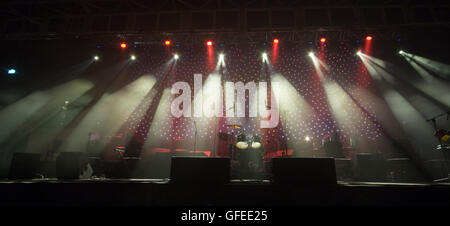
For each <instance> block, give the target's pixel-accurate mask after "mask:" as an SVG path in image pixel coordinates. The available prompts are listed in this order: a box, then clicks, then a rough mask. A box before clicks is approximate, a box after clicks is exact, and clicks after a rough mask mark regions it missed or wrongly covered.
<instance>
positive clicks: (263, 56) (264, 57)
mask: <svg viewBox="0 0 450 226" xmlns="http://www.w3.org/2000/svg"><path fill="white" fill-rule="evenodd" d="M262 59H263V62H266V61H267V60H268V59H269V58H267V53H263V54H262Z"/></svg>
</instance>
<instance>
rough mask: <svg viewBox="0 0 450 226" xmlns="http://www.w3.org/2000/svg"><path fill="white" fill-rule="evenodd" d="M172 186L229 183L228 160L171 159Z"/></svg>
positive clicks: (200, 158)
mask: <svg viewBox="0 0 450 226" xmlns="http://www.w3.org/2000/svg"><path fill="white" fill-rule="evenodd" d="M170 179H171V180H170V181H171V183H174V184H191V185H221V184H225V183H228V182H229V181H230V158H206V157H205V158H202V157H172V164H171V170H170Z"/></svg>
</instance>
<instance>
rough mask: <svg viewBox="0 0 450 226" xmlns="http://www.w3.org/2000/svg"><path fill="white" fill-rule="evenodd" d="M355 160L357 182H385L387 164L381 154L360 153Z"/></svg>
mask: <svg viewBox="0 0 450 226" xmlns="http://www.w3.org/2000/svg"><path fill="white" fill-rule="evenodd" d="M356 159H357V164H358V165H357V174H358V178H357V179H358V180H360V181H374V182H380V181H385V180H386V174H387V162H386V159H384V157H383V156H382V155H381V154H372V153H360V154H357V156H356Z"/></svg>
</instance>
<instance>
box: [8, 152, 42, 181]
mask: <svg viewBox="0 0 450 226" xmlns="http://www.w3.org/2000/svg"><path fill="white" fill-rule="evenodd" d="M40 160H41V155H40V154H36V153H14V155H13V159H12V162H11V167H10V170H9V176H8V178H9V179H11V180H15V179H33V178H38V177H39V173H40V168H41V163H40Z"/></svg>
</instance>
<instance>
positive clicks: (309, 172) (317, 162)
mask: <svg viewBox="0 0 450 226" xmlns="http://www.w3.org/2000/svg"><path fill="white" fill-rule="evenodd" d="M272 173H273V179H274V182H275V183H277V184H280V185H288V186H303V187H324V188H325V187H335V186H336V185H337V178H336V168H335V163H334V159H333V158H282V157H276V158H273V159H272Z"/></svg>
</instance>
